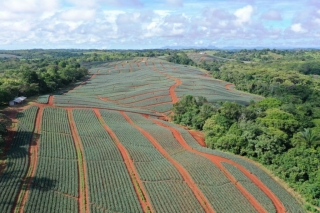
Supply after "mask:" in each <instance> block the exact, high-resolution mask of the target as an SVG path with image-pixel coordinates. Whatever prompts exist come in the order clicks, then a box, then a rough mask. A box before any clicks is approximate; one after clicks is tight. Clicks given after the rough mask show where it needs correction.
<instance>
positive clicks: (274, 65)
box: [173, 50, 320, 211]
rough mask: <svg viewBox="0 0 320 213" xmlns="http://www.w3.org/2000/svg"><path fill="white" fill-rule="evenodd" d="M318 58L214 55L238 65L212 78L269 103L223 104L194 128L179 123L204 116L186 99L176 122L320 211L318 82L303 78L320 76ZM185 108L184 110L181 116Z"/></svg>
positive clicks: (304, 54)
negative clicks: (256, 166)
mask: <svg viewBox="0 0 320 213" xmlns="http://www.w3.org/2000/svg"><path fill="white" fill-rule="evenodd" d="M318 54H319V51H306V50H305V51H280V50H277V51H275V50H261V51H257V50H252V51H248V50H244V51H239V52H226V51H221V52H219V51H217V52H215V55H217V56H221V57H227V58H229V59H235V60H236V61H224V62H223V64H221V66H220V67H219V70H215V71H212V75H213V77H214V78H219V79H222V80H225V81H228V82H231V83H234V84H235V85H236V88H237V89H240V90H243V91H247V92H250V93H255V94H259V95H263V96H266V97H267V98H265V99H264V100H262V101H260V102H256V103H255V102H251V103H250V105H249V106H244V105H238V104H237V103H232V102H224V103H220V105H221V106H220V107H219V108H217V109H216V110H214V112H213V113H212V112H211V111H210V112H209V113H208V116H210V115H211V114H212V115H211V117H210V118H208V119H207V120H206V121H205V124H204V125H203V128H201V126H199V125H196V124H197V121H196V119H193V120H192V119H191V120H190V123H186V122H183V121H182V120H181V119H176V118H180V117H183V116H185V115H188V114H192V113H195V115H194V117H197V116H199V115H200V111H199V110H198V111H196V110H194V108H190V107H189V108H188V107H187V106H188V103H189V102H185V99H182V100H181V101H180V102H179V103H177V104H176V105H175V106H174V108H173V112H175V115H174V121H175V122H177V123H180V124H183V123H186V124H187V125H188V126H191V127H193V128H197V129H203V130H204V132H205V134H206V144H207V146H208V147H210V148H213V149H220V150H224V151H228V152H232V153H235V154H238V155H242V156H246V157H249V158H252V159H254V160H256V161H258V162H260V163H262V164H264V165H266V166H267V167H268V168H270V169H271V170H272V171H273V172H274V173H275V174H276V175H278V176H279V177H280V178H282V179H283V180H285V181H286V182H287V183H288V184H289V185H290V186H291V187H293V188H294V189H296V190H297V191H298V192H300V193H301V194H302V195H303V197H304V198H305V199H306V201H307V202H309V204H312V205H315V206H317V207H320V202H319V200H320V190H319V189H320V179H319V176H320V173H319V159H320V141H319V139H320V135H319V130H320V122H319V120H320V105H319V103H320V80H319V78H315V77H314V76H312V75H305V74H317V73H318V65H317V64H318V62H316V59H317V57H316V55H318ZM266 55H268V58H265V56H266ZM244 56H245V57H244ZM313 56H314V57H313ZM260 58H261V59H260ZM258 59H260V60H258ZM240 60H246V61H250V63H243V62H241V61H240ZM209 66H210V64H209ZM212 66H215V65H212ZM191 98H192V97H189V99H191ZM181 105H182V106H184V107H183V108H184V109H186V111H181V110H180V111H179V109H180V108H181ZM309 204H307V205H309ZM309 208H310V209H311V210H313V211H316V210H315V208H313V207H309Z"/></svg>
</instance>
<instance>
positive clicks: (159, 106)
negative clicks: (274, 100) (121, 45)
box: [0, 58, 304, 213]
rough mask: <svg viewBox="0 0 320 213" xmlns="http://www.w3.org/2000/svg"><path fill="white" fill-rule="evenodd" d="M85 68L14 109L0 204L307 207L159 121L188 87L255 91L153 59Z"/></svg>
mask: <svg viewBox="0 0 320 213" xmlns="http://www.w3.org/2000/svg"><path fill="white" fill-rule="evenodd" d="M89 72H90V74H91V75H90V76H88V78H87V79H86V80H85V81H83V82H81V83H79V84H78V85H77V86H76V87H75V88H73V89H71V90H69V91H64V92H62V93H60V94H54V95H47V96H41V97H39V99H38V102H33V103H31V104H30V106H29V107H27V108H26V109H25V110H24V111H21V112H19V113H18V114H17V120H18V124H17V129H16V133H15V136H14V138H13V141H12V144H11V148H10V150H9V151H8V153H7V161H6V168H5V170H4V171H3V172H2V174H1V176H0V184H1V185H0V186H1V189H2V190H1V191H0V211H1V212H83V213H84V212H224V213H225V212H230V213H231V212H232V213H233V212H304V210H303V209H302V208H301V205H300V203H299V202H298V201H297V200H296V199H295V198H294V197H293V196H292V195H291V194H290V193H289V192H287V191H286V190H285V189H284V188H283V187H282V186H281V185H279V183H277V182H276V181H275V180H274V179H273V178H271V177H270V176H269V175H268V174H267V173H265V172H264V171H263V170H261V169H260V168H259V167H257V166H256V165H255V164H252V163H251V162H249V161H247V160H245V159H243V158H241V157H238V156H235V155H232V154H227V153H224V152H221V151H217V150H212V149H208V148H205V147H203V146H201V145H200V144H199V142H198V141H197V140H196V139H195V138H194V137H193V136H192V135H191V134H190V132H189V131H187V130H185V129H184V128H181V127H180V126H177V125H174V124H172V123H169V122H167V121H165V120H168V115H169V114H170V109H171V108H172V106H173V104H175V103H177V101H178V100H179V99H181V98H182V97H184V95H187V94H192V95H194V96H198V97H199V96H206V97H207V99H208V101H209V102H211V103H216V102H218V101H234V102H237V103H240V104H243V105H247V104H249V102H250V101H251V100H260V99H261V97H260V96H255V95H250V94H248V93H244V92H240V91H237V90H235V89H233V87H231V86H230V84H229V83H227V82H224V81H220V80H216V79H212V78H209V77H207V75H206V73H204V72H202V71H201V70H200V69H197V68H194V67H190V66H184V65H177V64H173V63H169V62H166V61H163V60H160V59H156V58H134V59H132V60H122V61H117V62H110V63H100V64H96V65H94V67H91V68H90V70H89Z"/></svg>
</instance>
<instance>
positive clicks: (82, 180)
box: [67, 108, 90, 213]
mask: <svg viewBox="0 0 320 213" xmlns="http://www.w3.org/2000/svg"><path fill="white" fill-rule="evenodd" d="M67 111H68V120H69V124H70V129H71V134H72V138H73V141H74V144H75V147H76V150H77V158H78V173H79V180H78V181H79V199H78V203H79V212H80V213H89V212H90V206H89V189H88V177H87V168H86V163H85V162H84V160H85V159H84V155H83V153H84V151H83V147H82V144H81V140H80V138H79V135H78V131H77V129H76V127H75V125H74V119H73V115H72V109H70V108H67Z"/></svg>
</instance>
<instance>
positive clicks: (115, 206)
mask: <svg viewBox="0 0 320 213" xmlns="http://www.w3.org/2000/svg"><path fill="white" fill-rule="evenodd" d="M72 114H73V117H74V121H75V124H76V128H77V131H78V134H79V136H80V140H81V143H82V146H83V149H84V158H85V163H86V167H87V174H88V182H89V200H90V203H92V204H94V205H96V206H99V207H101V208H103V209H108V210H109V211H110V212H142V209H141V206H140V204H139V200H138V197H137V194H136V193H135V190H134V186H133V183H132V182H131V179H130V174H129V171H128V170H127V168H126V166H125V163H124V162H123V158H122V156H121V153H120V151H119V150H118V148H117V147H116V145H115V143H114V142H113V141H112V139H111V137H110V136H109V134H108V133H107V132H106V131H105V129H104V128H103V126H102V125H101V123H100V122H99V120H98V118H97V117H96V115H95V114H94V112H93V111H92V110H80V109H75V110H73V111H72ZM91 209H92V206H91ZM93 209H94V212H100V211H98V208H93Z"/></svg>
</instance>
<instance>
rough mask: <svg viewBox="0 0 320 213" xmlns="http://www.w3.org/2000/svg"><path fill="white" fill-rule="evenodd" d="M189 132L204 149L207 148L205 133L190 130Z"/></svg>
mask: <svg viewBox="0 0 320 213" xmlns="http://www.w3.org/2000/svg"><path fill="white" fill-rule="evenodd" d="M188 132H189V133H190V134H191V135H192V137H193V138H194V139H196V141H197V142H198V143H199V144H200V145H201V146H203V147H207V145H206V143H205V142H204V133H203V132H200V131H197V130H188Z"/></svg>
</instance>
